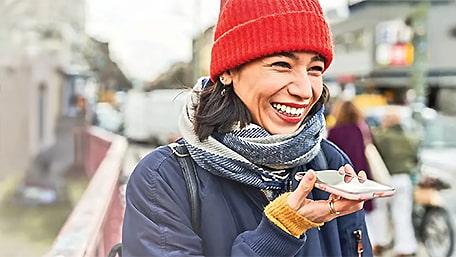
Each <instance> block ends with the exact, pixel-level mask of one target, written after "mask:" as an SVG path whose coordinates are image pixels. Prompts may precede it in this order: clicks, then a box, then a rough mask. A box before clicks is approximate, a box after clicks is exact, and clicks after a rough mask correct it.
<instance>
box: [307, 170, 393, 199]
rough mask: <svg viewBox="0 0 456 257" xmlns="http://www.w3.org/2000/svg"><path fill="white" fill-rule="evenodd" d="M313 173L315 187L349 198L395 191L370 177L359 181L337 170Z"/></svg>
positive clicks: (368, 197) (384, 194)
mask: <svg viewBox="0 0 456 257" xmlns="http://www.w3.org/2000/svg"><path fill="white" fill-rule="evenodd" d="M315 174H316V175H317V181H316V182H315V187H317V188H319V189H321V190H324V191H327V192H329V193H333V194H336V195H340V196H342V197H344V198H347V199H351V200H368V199H371V198H375V197H387V196H392V195H393V194H394V192H395V189H394V188H393V187H391V186H388V185H384V184H380V183H378V182H376V181H373V180H370V179H366V180H364V181H360V180H359V179H358V177H351V176H349V175H343V174H340V173H339V172H338V171H337V170H321V171H315Z"/></svg>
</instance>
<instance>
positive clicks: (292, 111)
mask: <svg viewBox="0 0 456 257" xmlns="http://www.w3.org/2000/svg"><path fill="white" fill-rule="evenodd" d="M272 107H273V108H274V109H275V110H276V111H278V112H280V113H282V114H285V115H288V116H292V117H299V116H301V115H302V114H303V113H304V108H296V107H291V106H287V105H284V104H278V103H273V104H272Z"/></svg>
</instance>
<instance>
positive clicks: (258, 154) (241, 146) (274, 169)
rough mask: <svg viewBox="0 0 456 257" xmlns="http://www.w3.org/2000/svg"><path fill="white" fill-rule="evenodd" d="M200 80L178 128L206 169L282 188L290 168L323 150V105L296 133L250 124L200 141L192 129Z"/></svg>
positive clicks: (189, 147) (245, 181) (192, 92)
mask: <svg viewBox="0 0 456 257" xmlns="http://www.w3.org/2000/svg"><path fill="white" fill-rule="evenodd" d="M201 87H202V86H201V82H199V83H197V84H196V86H195V87H194V89H193V91H191V92H190V93H189V97H188V98H187V103H186V105H185V106H184V108H183V112H182V114H181V116H180V120H179V128H180V131H181V133H182V136H183V138H184V140H185V142H186V145H187V148H188V150H189V152H190V155H191V156H192V158H193V159H194V161H195V162H196V163H197V164H198V165H199V166H201V167H202V168H204V169H206V170H207V171H209V172H211V173H213V174H215V175H218V176H222V177H226V178H229V179H232V180H235V181H238V182H240V183H244V184H248V185H251V186H254V187H257V188H260V189H271V190H278V189H283V187H284V185H285V181H286V180H287V178H288V176H289V172H288V171H287V170H286V169H288V168H292V167H296V166H300V165H304V164H306V163H308V162H310V161H311V160H312V159H313V158H314V157H315V156H316V155H317V154H318V152H319V151H320V142H321V140H322V138H323V131H324V130H325V120H324V115H323V108H321V109H320V110H319V111H318V112H317V113H316V114H315V115H313V116H312V117H311V118H310V119H308V120H306V121H305V122H304V123H303V124H302V125H301V126H300V127H299V129H298V130H297V131H296V132H294V133H293V134H288V135H271V134H270V133H269V132H267V131H266V130H265V129H263V128H262V127H260V126H258V125H255V124H249V125H248V126H246V127H244V128H234V129H233V131H232V132H229V133H226V134H216V133H214V134H213V135H212V136H210V137H209V138H208V139H207V140H204V141H203V142H201V141H199V139H198V137H197V136H196V134H195V133H194V129H193V116H194V110H193V106H194V104H195V103H197V101H199V94H198V93H197V92H200V91H201Z"/></svg>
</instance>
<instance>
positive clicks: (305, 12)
mask: <svg viewBox="0 0 456 257" xmlns="http://www.w3.org/2000/svg"><path fill="white" fill-rule="evenodd" d="M291 51H313V52H317V53H319V54H321V55H322V56H323V57H324V58H325V59H326V63H325V69H327V68H328V67H329V65H330V63H331V62H332V59H333V44H332V39H331V31H330V29H329V25H328V23H327V22H326V20H325V17H324V14H323V10H322V8H321V6H320V4H319V2H318V0H227V1H226V3H225V5H224V6H223V7H222V8H221V10H220V15H219V20H218V22H217V25H216V28H215V33H214V45H213V46H212V53H211V80H212V81H214V82H215V81H216V80H217V77H218V76H219V75H220V74H222V73H223V72H224V71H227V70H229V69H232V68H235V67H237V66H239V65H241V64H244V63H247V62H249V61H252V60H254V59H257V58H259V57H264V56H268V55H271V54H274V53H280V52H291Z"/></svg>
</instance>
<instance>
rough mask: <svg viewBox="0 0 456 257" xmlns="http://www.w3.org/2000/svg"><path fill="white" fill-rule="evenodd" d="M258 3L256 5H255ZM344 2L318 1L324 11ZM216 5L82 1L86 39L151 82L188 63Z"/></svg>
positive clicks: (204, 0) (192, 0) (171, 0)
mask: <svg viewBox="0 0 456 257" xmlns="http://www.w3.org/2000/svg"><path fill="white" fill-rule="evenodd" d="M260 1H261V0H260ZM345 1H346V0H321V1H320V2H321V3H322V5H323V6H324V7H325V8H331V7H332V6H334V5H337V4H341V3H343V2H345ZM219 2H220V1H219V0H86V3H87V24H86V29H87V33H88V34H89V35H91V36H93V37H95V38H96V39H98V40H100V41H103V42H109V43H110V50H111V53H112V58H113V60H114V61H116V62H117V63H118V65H119V66H120V68H121V69H122V70H123V72H124V73H125V74H126V75H127V77H129V78H131V79H140V80H153V79H154V78H156V76H158V75H159V74H160V73H162V72H164V71H166V70H167V69H168V68H169V67H170V65H172V64H173V63H175V62H177V61H190V59H191V53H192V38H193V37H194V36H195V35H197V34H198V33H199V32H201V31H203V30H204V29H206V28H207V27H208V26H210V25H212V24H214V23H215V21H216V19H217V15H218V11H219Z"/></svg>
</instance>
